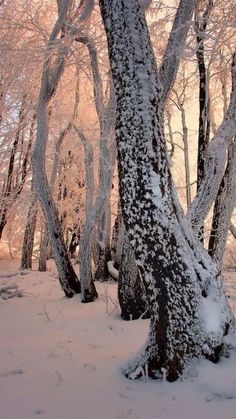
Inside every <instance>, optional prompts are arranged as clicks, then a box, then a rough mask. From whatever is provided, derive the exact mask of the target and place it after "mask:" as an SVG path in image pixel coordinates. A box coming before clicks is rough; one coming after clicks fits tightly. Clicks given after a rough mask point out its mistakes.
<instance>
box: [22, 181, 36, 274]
mask: <svg viewBox="0 0 236 419" xmlns="http://www.w3.org/2000/svg"><path fill="white" fill-rule="evenodd" d="M31 191H32V196H31V202H30V207H29V210H28V214H27V224H26V227H25V234H24V240H23V247H22V255H21V269H32V256H33V248H34V234H35V228H36V221H37V212H38V208H37V195H36V192H35V191H34V188H33V187H32V189H31Z"/></svg>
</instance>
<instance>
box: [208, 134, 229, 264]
mask: <svg viewBox="0 0 236 419" xmlns="http://www.w3.org/2000/svg"><path fill="white" fill-rule="evenodd" d="M235 167H236V140H235V139H234V141H233V142H232V144H231V145H230V146H229V150H228V163H227V166H226V169H225V174H224V176H223V179H222V181H221V185H220V188H219V191H218V195H217V197H216V200H215V204H214V211H213V221H212V228H211V235H210V239H209V246H208V252H209V254H210V255H211V256H212V258H213V259H214V260H215V261H216V263H218V265H219V266H220V264H221V261H222V258H223V255H224V250H225V246H226V241H227V235H228V230H229V226H230V219H231V216H232V213H233V209H234V207H235V203H236V171H235Z"/></svg>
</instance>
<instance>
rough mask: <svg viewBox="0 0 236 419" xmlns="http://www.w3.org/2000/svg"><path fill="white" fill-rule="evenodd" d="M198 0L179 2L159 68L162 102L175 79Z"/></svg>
mask: <svg viewBox="0 0 236 419" xmlns="http://www.w3.org/2000/svg"><path fill="white" fill-rule="evenodd" d="M196 2H197V0H180V2H179V6H178V9H177V12H176V15H175V19H174V22H173V25H172V29H171V32H170V35H169V39H168V43H167V47H166V50H165V54H164V57H163V59H162V63H161V66H160V68H159V78H160V82H161V84H162V91H161V100H162V102H165V100H166V98H167V96H168V94H169V92H170V89H171V87H172V85H173V83H174V81H175V77H176V74H177V71H178V68H179V63H180V59H181V56H182V53H183V50H184V45H185V42H186V37H187V33H188V30H189V27H190V23H191V19H192V15H193V11H194V7H195V4H196Z"/></svg>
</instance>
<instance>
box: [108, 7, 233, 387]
mask: <svg viewBox="0 0 236 419" xmlns="http://www.w3.org/2000/svg"><path fill="white" fill-rule="evenodd" d="M181 4H183V2H181ZM100 8H101V13H102V17H103V21H104V25H105V29H106V33H107V40H108V50H109V58H110V64H111V69H112V74H113V81H114V86H115V90H116V97H117V117H116V139H117V146H118V169H119V180H120V196H121V207H122V212H123V218H124V223H125V226H126V229H127V233H128V236H129V240H130V244H131V245H132V247H133V250H134V252H135V258H136V263H137V266H138V268H139V270H140V272H141V274H142V277H143V279H144V282H145V287H146V289H147V296H148V300H149V305H150V312H151V322H150V330H149V336H148V339H147V342H146V344H145V348H144V350H143V351H142V353H141V354H140V355H139V356H138V357H137V358H136V359H135V360H134V362H131V363H130V364H129V365H128V366H127V368H126V369H125V370H124V372H125V374H126V375H127V376H130V375H132V374H134V375H137V376H139V375H140V368H141V369H142V368H143V369H145V371H146V372H147V374H148V375H149V376H151V377H154V378H157V377H159V376H162V374H163V373H162V372H163V369H164V370H165V372H166V377H167V379H168V380H169V381H172V380H175V379H176V378H178V377H179V375H180V374H181V373H182V370H183V368H184V365H185V363H186V362H187V361H188V360H189V359H191V358H192V357H194V356H197V357H199V356H202V355H203V354H204V355H205V356H207V357H209V358H212V359H214V360H215V359H216V358H217V356H216V355H217V354H218V355H219V354H220V351H221V349H222V347H223V336H224V335H225V334H227V332H228V331H229V329H230V330H231V329H233V317H232V313H231V310H230V308H229V305H228V303H227V299H226V296H225V294H224V292H223V290H222V285H221V280H220V278H219V275H218V271H217V267H216V266H215V265H214V264H213V262H212V261H211V259H210V257H209V256H208V255H207V253H206V252H205V251H204V249H203V248H202V246H201V245H200V243H199V242H197V240H196V239H195V237H194V234H193V232H192V231H191V229H190V226H189V225H188V222H187V221H186V220H185V218H184V216H183V212H182V210H181V207H180V204H179V202H178V199H177V196H176V193H175V190H174V186H173V182H172V178H171V174H170V169H169V166H168V157H167V150H166V146H165V139H164V134H163V120H162V117H163V111H162V107H163V102H162V101H163V96H162V92H161V86H160V83H159V79H158V72H157V68H156V62H155V59H154V54H153V51H152V48H151V43H150V38H149V33H148V29H147V25H146V21H145V16H144V13H143V10H142V8H141V7H140V6H139V4H138V3H137V2H136V0H130V1H129V2H126V1H122V0H100ZM177 13H178V12H177ZM210 295H214V299H215V301H217V304H218V307H219V313H220V314H219V322H218V327H217V328H214V330H209V327H208V319H207V318H203V316H202V312H201V305H202V304H203V303H204V302H205V303H207V301H208V299H209V301H210ZM206 348H207V349H206ZM206 352H207V353H206ZM136 369H137V370H138V371H139V372H138V373H137V374H136V372H137V370H136ZM135 371H136V372H135Z"/></svg>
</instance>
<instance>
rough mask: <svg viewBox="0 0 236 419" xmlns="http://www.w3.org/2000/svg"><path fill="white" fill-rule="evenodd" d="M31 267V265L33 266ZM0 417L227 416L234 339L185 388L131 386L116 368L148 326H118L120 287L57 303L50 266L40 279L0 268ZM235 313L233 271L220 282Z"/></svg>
mask: <svg viewBox="0 0 236 419" xmlns="http://www.w3.org/2000/svg"><path fill="white" fill-rule="evenodd" d="M35 269H36V267H35ZM11 284H16V285H18V286H19V289H20V290H22V292H23V296H22V297H21V298H17V297H15V298H11V299H8V300H4V299H1V298H0V319H1V321H0V419H33V418H36V417H39V418H42V419H98V418H99V419H199V418H201V419H213V418H214V419H233V418H236V342H235V345H234V350H232V352H231V357H230V358H228V359H226V358H225V359H222V360H221V361H220V362H219V363H218V364H217V365H214V364H212V363H211V362H208V361H201V362H197V363H195V364H193V365H192V366H191V368H189V370H188V372H187V373H186V376H185V378H184V379H182V380H181V381H178V382H175V383H167V382H165V381H152V380H149V381H148V382H145V380H138V381H129V380H127V379H126V378H124V377H123V376H122V373H121V368H122V365H124V363H125V362H126V361H127V359H128V358H129V357H132V355H134V354H135V353H136V352H137V351H138V350H139V349H140V347H141V346H142V345H143V343H144V341H145V338H146V336H147V330H148V320H137V321H133V322H125V321H122V320H121V318H120V317H119V307H118V303H117V297H116V293H117V286H116V284H111V283H109V284H108V283H96V286H97V289H98V292H99V299H98V300H97V301H96V302H94V303H90V304H82V303H81V302H80V298H79V296H75V297H74V298H73V299H72V300H67V299H65V298H64V297H63V293H62V291H61V289H60V286H59V283H58V280H57V278H56V275H55V270H54V267H53V264H50V270H49V271H48V272H46V273H40V272H37V271H36V270H33V271H32V272H25V273H24V275H22V274H21V272H20V271H19V263H18V262H16V261H13V262H9V261H8V262H7V261H3V260H2V261H0V288H1V287H3V286H6V285H11ZM226 286H227V290H228V291H229V292H230V293H231V302H232V304H233V305H234V310H236V273H228V274H227V275H226Z"/></svg>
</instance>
